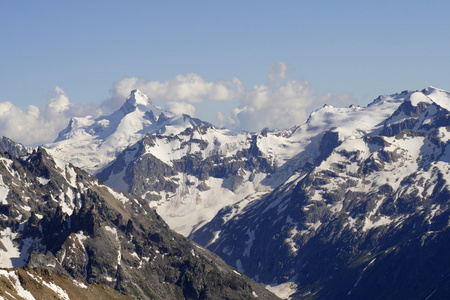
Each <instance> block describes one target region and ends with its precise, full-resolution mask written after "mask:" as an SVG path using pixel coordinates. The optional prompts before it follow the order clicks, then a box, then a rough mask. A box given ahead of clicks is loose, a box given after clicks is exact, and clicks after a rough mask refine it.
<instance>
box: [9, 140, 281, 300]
mask: <svg viewBox="0 0 450 300" xmlns="http://www.w3.org/2000/svg"><path fill="white" fill-rule="evenodd" d="M14 148H15V147H14ZM3 150H5V149H3ZM0 267H1V268H13V267H14V268H22V267H25V268H24V269H16V270H0V296H1V297H2V298H3V297H4V298H5V299H10V298H12V297H13V296H14V295H16V294H18V296H20V297H25V298H26V299H35V297H36V299H41V298H42V299H52V298H55V299H56V298H58V299H69V295H73V294H74V291H76V289H77V288H78V289H82V290H83V291H81V292H80V293H76V294H75V297H76V298H74V299H79V298H77V297H80V295H85V294H86V295H89V294H90V293H92V294H91V295H90V296H89V298H88V299H93V297H92V296H93V293H96V294H98V296H99V297H100V298H103V299H112V297H113V296H114V297H119V296H120V295H118V293H115V292H113V291H112V289H115V290H116V291H118V292H120V293H122V294H125V295H127V296H129V297H131V298H133V299H251V298H255V297H258V299H259V298H261V299H275V296H274V295H272V294H270V293H269V292H268V291H267V290H266V289H264V287H263V286H260V285H259V284H257V283H255V282H254V281H252V280H250V279H248V278H247V277H246V276H244V275H243V274H241V273H239V272H237V271H236V270H234V269H232V268H231V267H229V266H228V265H226V264H225V263H224V262H223V261H222V260H221V259H220V258H218V257H217V256H216V255H214V254H212V253H210V252H209V251H207V250H205V249H204V248H202V247H200V246H198V245H196V244H194V243H193V242H191V241H190V240H187V239H186V238H184V237H182V236H180V235H179V234H177V233H175V232H174V231H172V230H170V229H169V227H168V226H167V224H165V223H164V221H162V219H161V218H160V217H159V216H158V215H157V214H156V213H155V212H154V211H153V210H152V209H151V208H150V207H149V206H148V203H147V202H145V201H144V200H142V199H140V198H137V197H134V196H131V195H128V194H124V193H122V192H120V191H117V190H114V189H112V188H110V187H108V186H106V185H104V184H103V183H101V182H100V181H99V180H98V179H97V178H95V177H93V176H91V175H89V174H88V173H86V172H85V171H83V170H81V169H79V168H77V167H74V166H73V165H72V164H67V163H65V162H63V161H62V160H59V159H54V158H52V157H51V156H50V155H48V154H47V152H46V151H45V150H44V149H42V148H37V149H35V150H34V151H33V152H32V153H29V154H28V155H26V156H24V157H21V158H14V157H13V156H11V155H10V154H9V153H7V152H3V153H1V154H0ZM96 284H101V285H100V286H98V285H96ZM105 285H106V286H108V288H105V287H104V286H105ZM102 286H103V288H102ZM65 289H69V290H65ZM4 291H8V294H4ZM108 295H109V297H108ZM100 298H95V299H100ZM119 298H120V299H125V297H119ZM14 299H16V298H14ZM17 299H22V298H17ZM83 299H84V298H83ZM113 299H116V298H113Z"/></svg>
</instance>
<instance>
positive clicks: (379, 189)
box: [191, 87, 450, 299]
mask: <svg viewBox="0 0 450 300" xmlns="http://www.w3.org/2000/svg"><path fill="white" fill-rule="evenodd" d="M449 108H450V94H449V93H448V92H445V91H442V90H438V89H435V88H431V87H430V88H427V89H425V90H423V91H421V92H403V93H402V94H399V95H394V96H389V97H380V98H378V99H377V100H376V101H375V102H373V103H372V104H371V105H369V106H368V107H367V108H366V109H363V110H364V111H365V112H366V115H365V118H362V119H361V118H354V117H352V116H350V115H349V114H348V113H346V115H347V116H348V120H347V121H346V122H344V123H343V124H339V125H338V126H333V127H332V128H331V129H330V130H328V131H326V132H325V134H323V135H322V136H321V140H320V142H319V144H320V146H319V148H318V149H319V151H318V152H319V155H318V156H316V160H315V162H314V164H313V165H312V166H310V167H309V168H308V169H301V170H299V171H298V172H296V173H294V174H293V175H292V176H291V177H290V178H289V179H288V180H286V181H285V182H284V183H283V184H281V185H279V186H278V187H277V188H276V189H275V190H274V191H273V192H271V193H270V194H268V195H266V196H264V197H263V198H262V199H261V200H259V201H255V202H254V203H253V204H252V205H249V206H247V207H246V208H245V209H244V210H233V209H223V210H222V211H221V212H220V213H219V214H218V215H217V216H216V217H215V218H214V219H213V220H212V221H211V222H209V223H208V224H207V225H205V226H204V227H203V228H200V229H198V230H197V231H196V232H195V233H194V234H193V235H192V236H191V238H193V239H194V240H196V241H197V242H199V243H201V244H204V245H208V249H210V250H212V251H213V252H215V253H217V254H219V255H221V256H222V257H223V258H224V259H225V261H227V262H228V263H229V264H231V265H233V266H235V267H237V268H238V269H239V270H240V271H242V272H245V273H246V274H247V275H249V276H251V277H253V278H255V279H256V280H257V281H260V282H263V283H266V284H270V285H273V286H278V287H280V288H282V287H284V288H286V287H291V288H292V290H291V293H295V294H293V295H292V297H293V299H297V298H299V299H303V298H307V299H308V298H314V299H342V298H349V299H362V298H365V299H368V298H376V299H387V298H392V299H394V298H395V299H425V298H426V299H440V298H445V295H447V296H448V295H449V292H450V291H449V289H448V287H449V286H450V276H449V273H448V266H449V265H450V255H449V254H448V250H447V249H448V246H450V244H449V241H450V239H449V237H450V222H449V220H450V207H449V205H450V148H449V146H448V145H449V138H450V110H449ZM393 109H394V111H393ZM330 110H332V111H333V113H332V114H331V115H330V116H332V117H331V118H335V117H336V114H335V113H336V112H337V111H338V110H336V109H331V108H324V109H320V110H319V111H317V112H316V113H314V114H313V115H312V117H311V119H310V121H309V122H311V121H313V119H314V118H316V117H317V115H318V114H320V115H321V116H320V118H318V120H325V118H324V116H325V115H327V114H328V113H329V112H330ZM368 110H378V111H379V112H380V113H382V114H383V115H384V120H383V121H381V122H379V123H377V122H373V123H372V124H373V125H376V126H369V127H366V128H367V129H369V128H370V127H372V128H370V129H369V130H361V128H362V127H364V125H363V126H360V122H361V121H367V120H371V119H372V117H373V115H372V114H370V113H369V114H367V112H368ZM385 113H386V114H385ZM328 120H330V118H328ZM370 122H371V121H370ZM306 125H308V124H306ZM275 253H276V255H274V254H275ZM369 295H370V296H369ZM433 297H434V298H433Z"/></svg>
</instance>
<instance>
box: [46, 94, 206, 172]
mask: <svg viewBox="0 0 450 300" xmlns="http://www.w3.org/2000/svg"><path fill="white" fill-rule="evenodd" d="M200 124H205V125H208V124H207V123H205V122H202V121H200V120H198V119H194V118H191V117H190V116H188V115H176V114H173V113H172V112H169V111H165V110H163V109H161V108H159V107H157V106H155V104H154V103H153V102H152V101H151V100H150V98H149V97H148V96H147V95H146V94H144V93H143V92H142V91H140V90H137V89H135V90H132V91H131V93H130V95H129V96H128V97H127V99H126V100H125V103H124V104H123V105H122V107H121V108H119V109H118V110H116V111H115V112H113V113H112V114H110V115H108V116H101V117H98V118H93V117H92V116H87V117H78V118H72V119H71V120H70V122H69V125H68V126H67V127H66V128H65V129H64V130H62V131H61V132H60V133H59V136H58V138H57V139H56V140H55V141H54V142H53V143H51V144H47V145H46V148H47V149H49V151H50V152H51V153H52V155H55V156H57V157H59V158H61V159H63V160H66V161H69V162H71V163H73V164H75V165H77V166H79V167H82V168H85V169H86V170H88V171H90V172H91V173H95V172H96V171H98V170H99V169H100V168H102V167H104V166H105V165H106V164H108V163H109V162H110V161H112V160H113V159H114V158H115V156H116V154H117V153H118V152H120V151H122V150H124V149H125V148H126V147H128V146H129V145H131V144H134V143H136V142H137V141H139V140H140V139H142V138H143V137H144V136H145V135H146V134H148V133H158V134H165V135H171V134H174V135H176V134H179V133H180V132H182V131H184V130H186V128H192V127H195V126H198V125H200Z"/></svg>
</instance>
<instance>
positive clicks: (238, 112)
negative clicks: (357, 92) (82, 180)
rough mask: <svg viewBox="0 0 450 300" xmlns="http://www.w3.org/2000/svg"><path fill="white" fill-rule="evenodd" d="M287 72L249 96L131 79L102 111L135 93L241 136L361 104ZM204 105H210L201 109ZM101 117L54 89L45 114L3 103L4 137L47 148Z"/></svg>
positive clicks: (188, 78) (194, 78)
mask: <svg viewBox="0 0 450 300" xmlns="http://www.w3.org/2000/svg"><path fill="white" fill-rule="evenodd" d="M288 71H289V67H288V65H287V64H286V63H284V62H278V63H274V64H272V65H271V67H270V69H269V71H268V74H267V78H268V79H269V81H268V82H267V83H265V84H260V85H255V86H253V87H252V88H251V89H249V90H246V89H245V88H244V86H243V84H242V82H241V81H240V80H239V79H238V78H232V79H231V80H222V81H216V82H212V81H207V80H206V79H205V78H203V77H202V76H200V75H198V74H195V73H189V74H187V75H178V76H175V77H174V78H171V79H169V80H166V81H149V80H146V79H143V78H138V77H126V78H124V79H122V80H120V81H118V82H116V83H114V84H113V87H112V89H111V91H110V92H111V94H112V96H111V97H110V98H109V99H107V100H105V101H104V102H103V103H102V105H101V107H102V109H103V111H104V114H108V113H111V112H112V111H114V110H116V109H118V108H119V107H120V106H121V105H123V103H124V101H125V99H126V98H127V97H128V95H129V93H130V92H131V91H132V90H133V89H140V90H141V91H142V92H144V93H145V94H147V95H148V96H149V97H150V98H151V99H152V100H156V101H159V102H160V103H161V102H162V103H163V105H162V106H164V107H165V109H166V110H169V111H172V112H174V113H176V114H183V113H184V114H188V115H191V116H194V115H195V114H196V113H198V114H201V113H203V115H209V116H214V115H216V120H205V121H208V122H212V123H213V124H216V125H219V126H224V127H229V128H233V129H236V130H247V131H259V130H261V129H262V128H264V127H269V128H271V129H275V128H278V129H282V128H290V127H292V126H295V125H301V124H303V123H304V122H305V121H306V119H307V117H308V115H309V113H310V112H311V111H312V110H313V109H316V108H318V107H320V106H322V105H323V104H325V103H328V104H332V103H333V102H337V103H339V104H340V105H346V106H348V105H349V104H350V103H356V100H355V99H354V98H353V96H352V95H351V94H349V93H346V94H342V95H339V96H337V97H336V96H332V95H331V93H322V94H320V93H317V92H316V91H315V90H314V89H312V88H311V87H310V85H309V83H308V81H306V80H298V79H291V78H289V76H288V73H289V72H288ZM219 101H222V102H223V103H222V104H225V105H222V104H221V106H220V107H222V109H223V110H228V112H227V111H218V110H219V109H218V108H217V107H218V105H217V102H219ZM224 101H227V102H226V103H225V102H224ZM200 102H209V104H207V103H205V104H207V105H201V104H199V103H200ZM235 103H237V104H235ZM234 105H235V107H233V106H234ZM205 107H206V109H209V111H206V114H205V113H204V112H205V111H201V110H200V109H205ZM224 107H226V108H224ZM214 109H215V110H214ZM211 110H212V111H211ZM101 111H102V110H101V109H100V108H99V107H97V106H95V105H87V104H73V103H71V102H70V100H69V98H68V96H67V95H66V94H65V93H64V91H63V90H62V89H61V88H60V87H55V90H54V92H53V97H52V98H51V99H50V100H49V102H48V103H47V105H46V106H45V107H44V108H38V107H37V106H34V105H29V106H28V107H27V108H25V109H22V108H20V107H17V106H15V105H14V104H12V103H11V102H2V103H0V135H5V136H8V137H9V138H12V139H13V140H16V141H17V142H21V143H24V144H26V145H37V144H43V143H47V142H51V141H53V140H54V139H55V138H56V137H57V135H58V133H59V132H60V131H61V130H62V129H64V128H65V127H66V126H67V124H68V123H69V120H70V118H71V117H81V116H86V115H93V116H94V117H96V116H98V115H99V114H100V113H101ZM217 123H218V124H217Z"/></svg>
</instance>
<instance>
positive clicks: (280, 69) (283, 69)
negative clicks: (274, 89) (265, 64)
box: [267, 61, 288, 82]
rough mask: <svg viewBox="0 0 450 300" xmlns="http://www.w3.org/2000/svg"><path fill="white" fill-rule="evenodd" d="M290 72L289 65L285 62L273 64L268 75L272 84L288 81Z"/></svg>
mask: <svg viewBox="0 0 450 300" xmlns="http://www.w3.org/2000/svg"><path fill="white" fill-rule="evenodd" d="M287 72H288V64H287V63H285V62H281V61H280V62H277V63H272V65H271V66H270V69H269V73H268V74H267V78H268V79H269V81H270V82H277V81H280V80H283V79H286V77H287Z"/></svg>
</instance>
